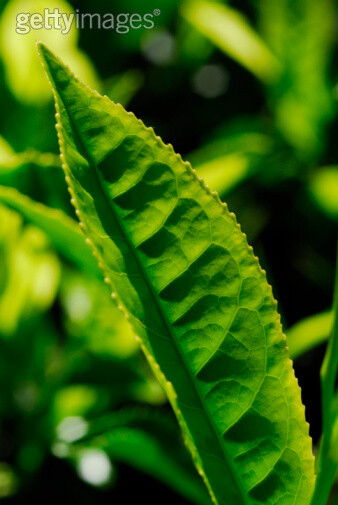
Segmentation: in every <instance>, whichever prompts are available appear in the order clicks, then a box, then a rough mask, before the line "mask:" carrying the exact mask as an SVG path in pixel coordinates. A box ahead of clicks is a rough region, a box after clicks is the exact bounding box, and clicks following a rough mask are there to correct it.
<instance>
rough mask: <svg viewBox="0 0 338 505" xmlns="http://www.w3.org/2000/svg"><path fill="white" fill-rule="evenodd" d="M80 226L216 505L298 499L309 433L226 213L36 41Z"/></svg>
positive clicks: (134, 123) (173, 158)
mask: <svg viewBox="0 0 338 505" xmlns="http://www.w3.org/2000/svg"><path fill="white" fill-rule="evenodd" d="M39 49H40V52H41V54H42V56H43V59H44V62H45V64H46V67H47V71H48V74H49V77H50V80H51V81H52V85H53V88H54V92H55V96H56V102H57V121H58V123H59V124H58V126H57V129H58V134H59V139H60V147H61V156H62V161H63V167H64V170H65V172H66V180H67V183H68V185H69V188H70V190H71V193H72V195H73V199H72V202H73V204H74V205H75V207H76V208H77V213H78V216H79V218H80V220H81V222H82V228H83V230H84V232H85V234H86V235H87V236H88V237H89V240H90V242H91V244H92V247H93V249H94V251H95V254H96V255H97V257H98V259H99V262H100V263H101V266H102V268H103V270H104V271H105V274H106V280H107V282H108V283H109V284H111V287H112V290H113V295H112V296H113V298H118V300H119V304H120V307H121V310H123V311H124V312H125V313H126V317H128V318H129V320H130V322H131V324H132V326H133V328H134V331H135V334H136V335H138V337H139V338H140V341H141V345H142V348H143V349H144V352H145V354H146V356H147V357H148V360H149V362H150V363H151V364H152V366H153V369H154V370H155V371H156V372H157V374H158V376H159V378H160V380H161V382H162V384H163V386H164V388H165V389H166V392H167V394H168V397H169V399H170V401H171V403H172V406H173V408H174V411H175V413H176V415H177V417H178V420H179V422H180V424H181V426H182V429H183V433H184V436H185V438H186V442H187V445H188V446H189V448H190V450H191V452H192V454H193V458H194V461H195V464H196V466H197V468H198V469H199V472H200V474H201V475H202V476H203V477H204V479H205V482H206V484H207V486H208V488H209V491H210V493H211V495H212V497H213V499H214V501H215V503H218V504H219V505H223V504H224V505H225V504H226V505H235V504H236V505H252V504H261V503H265V504H266V505H272V504H277V503H278V504H279V505H291V504H292V505H305V504H307V503H308V502H309V500H310V497H311V494H312V488H313V482H314V471H313V457H312V453H311V440H310V438H309V435H308V427H307V425H306V423H305V418H304V407H303V406H302V403H301V398H300V390H299V388H298V386H297V382H296V380H295V377H294V372H293V369H292V364H291V361H290V360H289V357H288V353H287V349H286V342H285V337H284V336H283V333H282V329H281V325H280V318H279V315H278V313H277V310H276V302H275V300H274V299H273V297H272V293H271V288H270V286H269V285H268V283H267V281H266V276H265V274H264V272H262V270H261V268H260V266H259V264H258V261H257V259H256V258H255V256H254V254H253V252H252V249H251V248H249V247H248V244H247V241H246V237H245V236H244V235H243V234H242V232H241V230H240V228H239V226H238V224H237V222H236V219H235V216H234V215H233V214H230V213H229V212H228V210H227V207H226V206H225V205H224V204H222V203H221V202H220V200H219V198H218V196H217V195H216V194H213V193H211V192H210V191H209V189H208V188H207V187H206V186H205V185H204V183H203V181H200V180H199V179H198V178H197V177H196V175H195V173H194V171H193V170H192V169H191V167H190V165H189V164H187V163H184V162H183V161H182V159H181V157H180V156H178V155H176V154H175V152H174V150H173V148H172V146H166V145H164V144H163V142H162V141H161V139H160V138H159V137H156V135H155V134H154V132H153V130H152V129H149V128H146V127H145V126H144V124H143V123H142V122H141V121H139V120H137V119H136V118H135V116H134V115H133V114H128V113H127V112H126V111H125V110H124V109H123V107H122V106H120V105H115V104H114V103H112V102H110V100H109V99H108V98H104V97H101V96H100V95H98V93H96V92H93V91H91V90H90V89H89V88H88V87H86V86H85V85H84V84H82V83H81V82H80V81H78V80H77V79H76V78H75V76H74V75H73V74H72V73H71V72H70V71H69V70H68V68H67V67H65V66H64V65H63V64H62V63H61V62H60V61H59V60H58V59H57V58H56V57H55V56H54V55H53V54H52V53H50V52H49V51H48V50H47V49H46V48H45V47H44V46H41V45H40V47H39Z"/></svg>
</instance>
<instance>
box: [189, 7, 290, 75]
mask: <svg viewBox="0 0 338 505" xmlns="http://www.w3.org/2000/svg"><path fill="white" fill-rule="evenodd" d="M181 13H182V16H183V17H184V18H185V19H186V20H187V21H189V23H191V24H192V25H193V26H194V27H195V28H196V29H197V30H199V31H200V32H201V33H203V35H205V36H206V37H207V38H208V39H210V40H211V41H212V42H213V43H214V44H215V46H216V47H218V48H219V49H221V50H222V51H223V52H224V53H225V54H227V55H228V56H230V57H231V58H233V59H234V60H235V61H237V62H238V63H239V64H240V65H242V66H243V67H245V68H246V69H247V70H249V71H250V72H252V73H253V74H254V75H256V76H257V77H258V78H259V79H261V80H262V81H264V82H267V83H270V82H273V81H275V80H276V79H278V77H279V73H280V68H279V63H278V61H277V59H276V58H275V57H274V56H273V54H272V53H271V52H270V50H269V49H268V47H267V46H266V45H265V43H264V41H263V40H262V39H261V38H260V37H259V35H258V34H257V33H256V32H255V31H254V30H253V28H251V26H250V25H249V23H248V22H247V21H246V19H245V17H244V16H243V15H242V14H241V13H240V12H238V11H236V10H234V9H232V8H231V7H229V6H227V5H224V4H221V3H216V2H209V1H205V0H187V1H185V2H184V3H183V4H182V7H181Z"/></svg>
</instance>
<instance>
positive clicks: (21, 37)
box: [0, 0, 100, 105]
mask: <svg viewBox="0 0 338 505" xmlns="http://www.w3.org/2000/svg"><path fill="white" fill-rule="evenodd" d="M45 9H48V10H50V11H53V10H54V9H59V12H60V13H65V14H67V15H68V16H69V15H70V14H71V13H72V12H73V9H72V7H71V6H70V5H69V4H68V3H67V2H65V1H63V0H58V1H55V0H28V1H27V0H12V1H11V2H9V3H8V4H7V6H6V7H5V9H4V12H3V13H2V17H1V21H0V50H1V57H2V60H3V64H4V69H5V76H6V79H7V83H8V86H9V88H10V89H11V91H12V92H13V93H14V95H15V96H16V98H17V99H18V100H20V101H22V102H23V103H26V104H33V105H34V104H36V105H38V104H41V103H42V102H44V101H46V100H49V98H50V90H49V89H48V86H47V85H48V83H47V85H46V79H45V78H44V75H43V72H42V71H41V65H40V64H39V60H38V58H37V55H36V51H35V41H36V39H37V33H36V31H35V30H33V29H31V30H30V31H29V32H28V33H25V32H24V31H25V29H26V27H27V20H26V22H25V19H23V22H22V23H21V25H20V24H19V25H18V24H17V16H20V14H21V15H22V14H25V13H31V14H33V13H34V14H35V13H36V14H43V13H44V10H45ZM19 21H20V18H19ZM59 23H60V25H61V27H62V28H61V29H60V30H56V29H50V28H45V27H43V28H41V29H39V31H38V37H39V40H43V41H45V42H46V43H48V44H50V45H51V47H54V48H55V49H56V48H57V49H58V51H59V52H60V53H62V55H63V57H64V58H65V61H67V63H68V64H69V65H75V69H76V72H77V74H78V75H79V76H80V77H81V78H82V79H87V80H88V84H90V85H91V86H93V87H94V88H99V87H100V86H99V82H98V80H97V77H96V73H95V70H94V68H93V65H92V63H91V62H90V60H89V59H88V57H87V56H86V55H85V54H84V53H82V51H80V50H79V49H78V47H77V39H78V31H77V30H76V27H75V24H73V25H72V26H71V28H70V29H69V30H68V26H67V25H66V24H65V22H64V20H63V18H60V21H59ZM20 30H21V31H20Z"/></svg>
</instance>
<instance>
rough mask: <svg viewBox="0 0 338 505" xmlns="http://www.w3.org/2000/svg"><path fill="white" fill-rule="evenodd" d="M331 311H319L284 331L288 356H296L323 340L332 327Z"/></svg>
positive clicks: (293, 357)
mask: <svg viewBox="0 0 338 505" xmlns="http://www.w3.org/2000/svg"><path fill="white" fill-rule="evenodd" d="M332 320H333V319H332V312H330V311H328V312H321V313H320V314H315V315H313V316H309V317H306V318H305V319H302V320H301V321H299V322H298V323H296V324H294V325H293V326H292V327H291V328H290V329H289V330H288V331H287V333H286V337H287V341H288V346H289V348H290V356H291V358H292V359H295V358H298V356H301V355H302V354H304V353H305V352H307V351H309V350H310V349H313V348H314V347H316V346H317V345H320V344H322V343H323V342H325V341H326V340H327V339H328V337H329V335H330V332H331V328H332Z"/></svg>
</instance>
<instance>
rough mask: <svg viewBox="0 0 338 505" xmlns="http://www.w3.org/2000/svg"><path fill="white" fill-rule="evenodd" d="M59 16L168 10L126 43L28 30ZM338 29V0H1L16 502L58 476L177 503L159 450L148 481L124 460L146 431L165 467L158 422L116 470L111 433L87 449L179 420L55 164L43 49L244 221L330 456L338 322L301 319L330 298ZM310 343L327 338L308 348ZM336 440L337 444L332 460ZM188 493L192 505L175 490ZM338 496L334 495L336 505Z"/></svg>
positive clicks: (6, 433) (109, 36)
mask: <svg viewBox="0 0 338 505" xmlns="http://www.w3.org/2000/svg"><path fill="white" fill-rule="evenodd" d="M193 6H195V7H196V8H195V7H193ZM48 7H49V8H50V9H54V8H59V9H60V11H62V12H64V13H67V12H68V13H69V12H76V9H78V10H79V12H83V13H85V12H89V13H93V12H98V13H102V14H104V13H107V12H112V13H114V14H115V15H116V14H118V13H120V12H122V13H123V12H129V13H141V14H143V13H147V12H148V13H152V12H153V10H154V9H159V10H160V15H159V16H157V17H154V28H153V29H151V30H146V29H143V28H142V29H138V30H136V29H135V30H132V29H130V30H129V32H128V33H126V34H118V33H116V31H114V30H102V29H101V30H97V29H95V28H94V29H89V28H88V27H87V28H84V29H83V30H76V29H74V28H72V29H71V30H70V32H69V34H68V35H61V34H60V31H59V30H54V29H52V30H44V29H41V30H31V31H30V33H29V34H26V35H20V34H17V33H16V32H15V28H16V26H15V22H16V16H17V15H18V14H19V13H20V12H31V13H34V12H39V10H41V8H42V9H44V8H48ZM203 12H204V13H205V12H206V13H207V15H205V16H204V15H202V16H201V13H203ZM215 14H216V15H215ZM336 18H337V6H336V3H335V2H334V1H333V0H321V1H318V0H294V1H290V0H259V1H257V2H252V1H249V0H243V1H241V2H225V1H219V2H208V1H206V0H203V2H202V1H196V2H189V3H188V2H186V1H184V2H175V1H174V0H156V2H154V1H150V0H149V1H148V0H145V1H144V2H142V3H140V2H139V1H138V0H115V1H114V2H110V1H109V0H96V1H95V2H94V1H93V0H69V2H68V3H66V2H64V1H62V0H55V1H53V0H48V1H35V2H34V1H33V0H32V1H26V0H23V1H19V0H0V111H1V112H0V135H1V136H0V184H1V186H5V187H6V189H3V188H1V190H0V204H1V207H0V237H1V238H0V247H1V249H0V308H1V320H0V329H1V337H0V389H1V402H0V431H1V435H0V496H1V497H2V498H3V499H4V503H7V501H8V502H9V503H13V505H16V504H17V503H20V505H22V504H24V505H25V504H26V503H30V502H32V500H35V499H37V498H39V497H40V496H41V497H42V499H45V500H46V501H47V500H49V501H51V502H52V501H55V500H60V501H61V500H64V499H65V497H64V494H62V493H63V492H62V489H61V486H60V482H63V483H64V487H67V491H68V498H69V500H72V502H78V501H81V503H83V504H86V503H102V504H106V503H111V502H112V501H113V500H115V501H118V502H122V501H123V502H127V503H128V500H129V501H130V503H131V500H132V497H133V496H134V490H135V489H137V490H138V491H139V494H140V495H141V494H143V495H144V496H147V500H148V503H158V500H159V496H160V493H163V492H165V493H167V494H169V493H170V491H168V490H166V489H165V488H164V487H163V486H162V487H161V486H160V485H159V484H157V483H156V481H157V480H159V479H160V480H161V478H162V477H165V476H163V474H162V477H161V475H160V473H161V472H159V471H157V473H156V471H155V470H157V468H156V467H157V464H156V459H155V457H154V460H153V462H154V463H153V464H152V462H150V463H149V461H148V463H147V465H148V466H147V467H146V463H145V465H144V468H143V470H142V468H141V466H142V458H140V459H139V460H138V461H136V462H135V459H134V461H133V456H134V455H133V453H130V452H128V451H129V448H130V447H132V444H134V443H135V444H137V443H139V441H140V440H141V442H140V444H142V443H143V442H142V440H143V441H144V440H146V443H148V441H149V437H150V439H151V441H150V442H149V445H148V447H150V446H152V447H157V448H159V452H160V458H161V455H163V450H162V449H163V447H165V442H166V440H165V438H166V436H162V435H161V429H160V430H158V429H157V428H156V429H155V426H154V424H152V423H150V421H144V422H143V423H142V426H137V434H136V435H135V432H134V431H133V432H132V433H131V435H130V440H129V437H128V436H126V437H122V436H121V439H120V438H118V439H116V437H115V435H112V436H111V437H110V439H111V440H112V441H113V443H114V447H115V449H116V451H117V447H118V452H119V458H120V459H119V458H117V457H116V458H115V457H114V455H113V451H111V452H109V450H108V448H107V445H105V444H104V442H103V438H102V437H103V435H104V433H103V432H102V434H101V433H100V434H99V433H96V434H95V437H94V438H93V440H94V439H95V443H94V442H93V444H92V445H91V442H90V437H89V436H88V438H87V439H86V442H84V439H82V438H81V437H84V432H85V431H86V430H88V427H91V426H94V425H95V424H96V421H98V422H101V420H102V419H106V418H107V416H108V417H110V416H111V415H112V416H115V414H117V413H118V412H119V411H124V409H125V408H127V409H129V408H132V409H133V408H134V407H135V408H136V409H139V407H140V406H141V407H142V408H144V407H145V408H146V409H148V408H150V409H151V411H153V409H155V408H156V410H157V409H159V410H160V411H161V415H163V417H165V418H169V419H170V421H169V422H170V423H171V425H172V424H174V423H173V421H172V419H171V418H170V413H169V411H168V409H167V406H166V404H165V396H164V393H163V391H162V390H161V388H160V386H159V385H158V382H157V380H156V379H155V378H154V377H153V375H152V373H151V372H150V370H149V367H148V365H147V364H146V363H145V362H144V360H143V358H142V357H141V356H140V354H139V351H138V350H137V348H136V346H135V343H134V341H133V340H132V338H131V335H130V333H129V329H128V325H126V322H125V320H124V319H121V317H120V314H119V312H118V311H115V310H114V306H113V304H110V303H109V290H108V289H107V288H106V286H105V285H104V284H103V283H102V281H101V279H102V275H101V273H100V271H99V270H98V269H97V266H96V261H95V259H94V258H93V257H92V256H91V253H90V250H89V248H88V247H87V245H86V244H85V242H84V240H83V238H82V236H81V234H80V230H79V228H78V225H75V219H74V218H75V217H76V216H75V215H74V213H73V210H72V207H71V206H70V204H69V198H70V197H69V194H68V193H67V191H66V189H65V183H64V177H63V174H62V171H61V168H60V167H61V162H60V159H59V157H58V146H57V142H56V136H55V129H54V121H53V103H52V96H51V93H50V89H49V85H48V82H47V80H46V78H45V76H44V72H43V70H42V68H41V66H40V63H39V61H38V57H37V55H36V49H35V41H36V40H43V41H44V42H46V43H47V44H48V45H49V46H50V47H51V48H52V49H54V50H55V51H56V52H57V53H58V54H59V55H60V56H61V57H62V58H63V59H64V61H65V62H66V63H69V64H70V65H71V66H72V68H74V69H76V73H77V74H78V75H79V76H81V77H82V78H83V79H85V80H86V81H87V82H88V83H90V84H91V85H92V86H93V87H95V88H96V89H98V90H100V91H102V92H103V93H105V94H107V95H108V96H109V97H110V98H111V99H112V100H114V101H117V102H121V103H122V104H123V105H124V106H125V107H126V108H127V110H133V111H134V112H135V113H136V115H137V116H138V117H142V118H144V120H145V122H146V124H149V125H153V126H154V127H155V129H156V131H157V132H158V133H159V134H160V135H161V136H162V138H163V139H164V141H165V142H170V143H172V144H173V145H175V148H176V149H177V150H178V151H179V152H180V153H181V154H182V155H183V157H184V158H185V159H188V160H189V161H191V162H192V163H193V165H194V166H195V167H196V168H197V170H198V171H199V172H200V175H203V177H205V179H206V181H207V182H208V184H209V185H210V187H211V189H218V190H219V192H220V194H221V195H222V198H223V199H224V200H226V201H227V203H228V205H229V208H230V210H232V211H234V212H235V213H236V215H237V217H238V220H239V222H240V223H241V225H242V229H243V231H244V232H245V233H246V234H247V236H248V239H249V241H250V242H251V243H252V245H253V246H254V250H255V253H256V254H257V255H258V256H259V258H260V260H261V262H262V263H263V265H264V267H265V268H266V269H267V272H268V279H269V281H270V282H271V283H272V285H273V288H274V294H275V297H276V298H277V299H278V302H279V311H280V312H281V313H282V318H283V322H284V323H285V325H286V328H287V329H288V328H290V330H289V331H290V349H291V352H293V349H294V347H293V346H294V345H296V340H297V345H298V344H299V342H301V349H302V350H304V352H305V350H306V349H307V352H306V354H304V355H303V354H301V353H300V352H301V351H300V349H299V347H298V348H297V345H296V351H295V353H296V354H295V355H297V359H296V360H295V367H296V375H297V377H298V378H299V382H300V385H301V386H302V394H303V400H304V402H305V404H306V407H307V410H306V415H307V419H308V421H310V424H311V434H312V436H313V438H314V449H315V452H316V454H318V448H319V441H320V435H321V420H320V392H319V381H318V376H319V368H320V364H321V361H322V357H323V350H324V347H325V343H324V339H326V337H327V336H328V335H325V336H324V334H326V333H327V332H326V331H324V330H325V325H326V324H328V321H327V319H325V320H326V322H325V320H324V324H322V323H323V321H322V323H321V322H320V320H319V321H318V319H317V317H315V319H314V324H311V328H310V327H309V329H307V327H305V326H302V323H299V325H298V322H299V321H303V322H304V325H305V324H306V321H307V320H308V319H307V318H309V317H312V316H313V315H316V314H322V313H323V312H324V311H327V309H328V308H329V307H330V306H331V303H332V290H333V277H334V256H335V237H336V230H337V201H338V198H337V192H338V181H337V177H336V166H337V163H338V153H337V147H336V145H337V138H338V126H337V125H338V123H337V118H336V107H337V97H338V92H337V89H338V88H337V83H338V73H337V43H336V37H335V19H336ZM225 27H226V29H225ZM230 33H231V37H229V36H228V35H229V34H230ZM240 42H241V43H240ZM243 44H246V46H244V45H243ZM247 44H249V45H250V47H249V49H250V50H248V49H247V47H248V45H247ZM245 47H246V49H245ZM269 62H270V63H271V66H269V64H268V63H269ZM15 190H16V191H19V192H20V193H21V195H20V194H18V193H17V192H16V191H15ZM25 197H28V199H27V198H25ZM38 204H40V205H38ZM41 204H42V205H41ZM53 209H56V210H57V213H56V214H55V213H54V210H53ZM59 211H62V214H60V213H59ZM65 216H66V217H65ZM42 272H44V273H43V274H42ZM41 275H42V277H41ZM39 279H40V280H39ZM13 282H14V284H13ZM11 286H12V287H11ZM13 286H15V289H13ZM8 293H12V294H11V295H10V298H9V297H8ZM107 313H109V318H108V317H106V314H107ZM319 317H321V316H319ZM324 317H325V318H326V316H324ZM327 317H328V316H327ZM108 320H109V324H108ZM114 321H115V323H114ZM308 321H309V324H310V323H311V319H309V320H308ZM318 322H319V324H316V323H318ZM294 325H296V326H294ZM298 329H300V330H301V332H300V333H298ZM296 330H297V335H299V338H298V336H297V338H296V339H295V338H294V336H292V335H293V332H294V331H295V332H296ZM310 330H311V331H310ZM317 330H318V331H317ZM286 333H287V334H288V331H286ZM110 334H111V337H110V336H109V335H110ZM295 334H296V333H294V335H295ZM124 335H126V338H125V337H124ZM312 337H313V340H312ZM314 339H315V340H316V342H319V339H320V341H321V342H322V343H321V344H320V345H318V346H317V347H316V348H315V349H314V350H311V349H310V341H311V342H312V343H314ZM312 343H311V345H312ZM295 355H294V356H295ZM136 412H139V410H136ZM148 422H149V425H148ZM147 426H148V428H149V429H147V430H146V427H147ZM115 428H116V425H114V428H113V430H110V428H109V427H108V428H107V431H108V432H109V433H110V432H111V431H114V430H115ZM118 429H119V430H120V431H119V433H120V434H122V433H123V432H122V431H121V430H123V429H125V430H128V429H130V425H129V424H128V422H126V423H125V424H124V421H121V425H120V426H119V427H118ZM135 429H136V428H135ZM173 429H174V430H175V429H176V428H175V424H174V428H173ZM143 430H146V433H145V432H144V431H143ZM67 432H68V433H70V435H68V438H67V435H66V439H67V440H68V441H67V440H64V436H65V433H67ZM72 432H73V435H72ZM140 432H141V434H140ZM74 433H75V434H74ZM81 433H82V435H81ZM115 433H117V432H115ZM124 433H126V431H124ZM144 433H145V434H144ZM165 433H167V432H166V431H165ZM333 433H337V429H335V430H333ZM60 434H61V438H60ZM80 435H81V437H80V438H79V436H80ZM134 435H135V436H134ZM62 437H63V438H62ZM69 437H70V439H72V438H74V437H75V440H74V442H71V441H69ZM173 439H175V440H176V442H177V446H176V445H175V446H173V451H174V452H175V451H176V447H177V452H179V453H181V451H183V452H184V448H183V443H182V442H181V439H180V435H179V431H178V430H177V429H176V432H175V434H174V435H173V437H172V438H170V440H173ZM121 440H122V444H123V440H126V442H125V446H122V447H121ZM135 440H136V442H135ZM335 440H337V438H334V435H333V438H332V441H331V452H335V447H336V445H335V444H336V443H335V442H334V441H335ZM163 444H164V445H163ZM69 445H71V446H73V445H74V449H75V445H76V446H77V448H78V449H79V451H80V450H81V449H83V451H84V452H83V454H82V456H83V457H80V456H76V457H75V456H74V458H73V456H72V454H71V452H72V451H70V452H69V453H67V450H66V449H67V448H66V446H67V447H68V449H69ZM139 447H141V445H139ZM143 447H144V446H143ZM76 450H77V449H76ZM141 450H142V449H141ZM85 451H87V452H85ZM156 452H157V450H154V451H153V452H152V455H155V456H156ZM74 454H75V453H74ZM78 454H80V453H78ZM116 454H117V453H116ZM128 454H129V456H130V457H129V456H128V458H129V459H128V458H127V455H128ZM171 455H172V452H170V456H171ZM122 456H123V457H122ZM172 461H173V459H170V462H172ZM181 463H182V461H181V460H180V463H179V464H178V468H179V469H180V470H182V480H181V481H180V483H177V482H176V484H175V482H174V480H175V479H173V481H172V482H168V481H166V482H167V484H169V485H170V487H171V488H172V489H173V488H176V490H177V491H176V492H174V491H173V492H172V494H170V498H172V499H173V500H174V501H175V503H182V504H183V503H184V504H186V503H188V501H187V498H189V496H190V499H192V500H193V501H194V498H193V496H194V489H198V486H199V485H200V482H199V480H198V477H196V478H195V481H194V483H193V482H192V479H194V471H193V469H192V466H191V465H190V467H189V458H187V459H184V460H183V463H182V464H181ZM186 465H188V466H186ZM136 467H137V468H138V470H137V471H136V470H135V468H136ZM184 468H186V469H187V470H186V471H184ZM96 469H98V470H97V471H96ZM150 474H152V475H153V476H155V477H156V478H155V479H154V478H152V477H150V476H149V475H150ZM147 475H148V477H147ZM186 475H188V476H189V478H188V479H185V476H186ZM105 479H106V480H105ZM189 479H190V480H189ZM183 481H184V482H183ZM131 482H133V484H134V485H133V486H131V484H130V483H131ZM162 482H163V479H162ZM182 482H183V484H182ZM189 482H190V483H191V487H190V494H189V486H190V485H189ZM128 493H129V495H128ZM182 493H183V495H184V496H185V498H180V497H179V494H180V495H182ZM337 493H338V491H337V490H333V491H332V497H331V502H330V505H331V504H335V503H336V501H337ZM316 505H317V504H316Z"/></svg>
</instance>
